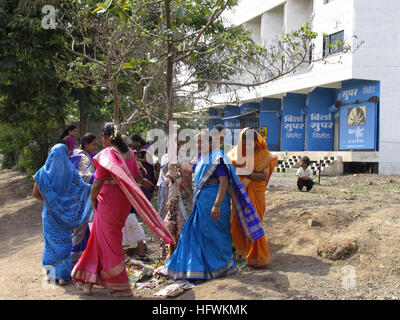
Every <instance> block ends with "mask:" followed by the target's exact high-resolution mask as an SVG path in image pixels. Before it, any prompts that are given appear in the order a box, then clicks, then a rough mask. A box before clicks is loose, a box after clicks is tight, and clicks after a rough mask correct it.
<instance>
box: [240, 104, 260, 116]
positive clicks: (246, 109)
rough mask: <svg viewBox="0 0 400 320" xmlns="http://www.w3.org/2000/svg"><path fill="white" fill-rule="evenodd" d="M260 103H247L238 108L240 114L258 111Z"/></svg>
mask: <svg viewBox="0 0 400 320" xmlns="http://www.w3.org/2000/svg"><path fill="white" fill-rule="evenodd" d="M259 110H260V103H259V102H247V103H244V104H242V105H241V106H240V114H244V113H248V112H251V111H259Z"/></svg>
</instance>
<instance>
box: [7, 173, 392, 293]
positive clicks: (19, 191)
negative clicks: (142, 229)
mask: <svg viewBox="0 0 400 320" xmlns="http://www.w3.org/2000/svg"><path fill="white" fill-rule="evenodd" d="M295 182H296V178H295V177H294V175H290V174H274V175H273V177H272V179H271V181H270V184H269V187H268V189H267V192H266V201H267V210H266V213H265V216H264V221H263V225H264V228H265V232H266V234H267V238H268V242H269V246H270V251H271V258H272V264H271V265H270V266H268V267H267V268H263V269H253V268H249V267H246V266H244V265H243V264H239V269H238V272H237V273H236V274H234V275H232V276H230V277H228V278H220V279H216V280H212V281H207V282H198V283H196V284H195V285H196V286H195V287H194V288H193V289H190V290H187V291H185V292H184V293H182V294H181V295H179V296H178V297H176V298H174V299H190V300H192V299H206V300H220V299H230V300H238V299H251V300H259V299H390V300H391V299H395V300H398V299H399V297H400V214H399V213H400V176H384V175H361V174H358V175H347V176H341V177H322V179H321V184H320V185H315V187H314V189H313V190H312V191H311V192H309V193H306V192H299V191H297V189H296V186H295ZM31 190H32V181H31V179H30V178H27V177H25V176H24V175H23V174H21V173H18V172H14V171H10V170H3V171H1V172H0V299H35V300H51V299H66V300H71V299H86V300H89V299H109V298H108V296H107V292H108V291H107V290H105V289H102V288H100V287H95V289H94V295H92V296H86V295H83V294H82V293H81V291H79V290H78V289H77V288H76V287H75V286H74V285H73V284H69V285H67V286H62V287H60V286H55V287H50V288H47V289H46V288H44V287H43V284H45V282H44V280H43V276H44V272H43V271H42V266H41V255H42V248H43V237H42V225H41V211H42V204H41V203H40V202H39V201H37V200H35V199H34V198H33V197H32V196H31ZM310 219H312V226H310V223H311V220H310ZM146 236H147V237H148V238H147V244H148V247H149V252H148V256H149V257H150V258H151V259H152V261H153V262H155V261H157V259H159V258H160V252H161V249H160V246H159V245H160V242H159V240H158V239H157V238H156V237H155V236H154V234H152V233H151V232H148V231H147V232H146ZM332 259H333V260H332ZM337 259H338V260H337ZM159 289H160V288H158V289H141V290H134V293H135V297H133V298H126V299H134V300H137V299H155V298H156V297H154V293H155V292H156V291H158V290H159Z"/></svg>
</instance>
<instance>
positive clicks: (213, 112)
mask: <svg viewBox="0 0 400 320" xmlns="http://www.w3.org/2000/svg"><path fill="white" fill-rule="evenodd" d="M208 114H209V115H210V116H211V117H212V118H211V119H209V120H208V130H212V128H214V127H215V126H216V125H217V124H224V121H223V120H222V118H223V111H222V110H218V109H215V108H210V109H209V110H208Z"/></svg>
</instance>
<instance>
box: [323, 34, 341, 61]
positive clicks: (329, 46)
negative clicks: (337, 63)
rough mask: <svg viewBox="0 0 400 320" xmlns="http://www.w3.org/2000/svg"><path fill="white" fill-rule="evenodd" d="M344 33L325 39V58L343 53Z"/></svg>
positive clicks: (331, 35)
mask: <svg viewBox="0 0 400 320" xmlns="http://www.w3.org/2000/svg"><path fill="white" fill-rule="evenodd" d="M343 41H344V31H339V32H336V33H332V34H330V35H327V36H325V37H324V57H325V56H327V55H329V54H334V53H339V52H343Z"/></svg>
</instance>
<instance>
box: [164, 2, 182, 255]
mask: <svg viewBox="0 0 400 320" xmlns="http://www.w3.org/2000/svg"><path fill="white" fill-rule="evenodd" d="M165 21H166V28H167V30H171V29H172V23H171V0H166V1H165ZM167 49H168V58H167V70H166V96H167V102H166V119H165V120H166V126H167V130H168V131H167V133H168V137H169V138H168V140H169V143H168V170H169V179H170V183H169V193H168V204H167V208H168V213H167V217H166V224H167V226H168V229H169V230H170V232H171V234H172V236H173V237H174V238H175V241H176V242H177V241H178V239H179V186H178V172H177V170H176V161H177V160H176V157H177V151H176V150H177V145H176V141H177V140H176V138H175V137H176V134H177V127H176V126H174V123H172V118H173V77H174V56H173V49H174V44H173V40H172V38H169V40H168V42H167ZM170 122H171V123H170ZM175 248H176V245H171V244H170V245H168V256H171V255H172V253H173V252H174V250H175Z"/></svg>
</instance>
